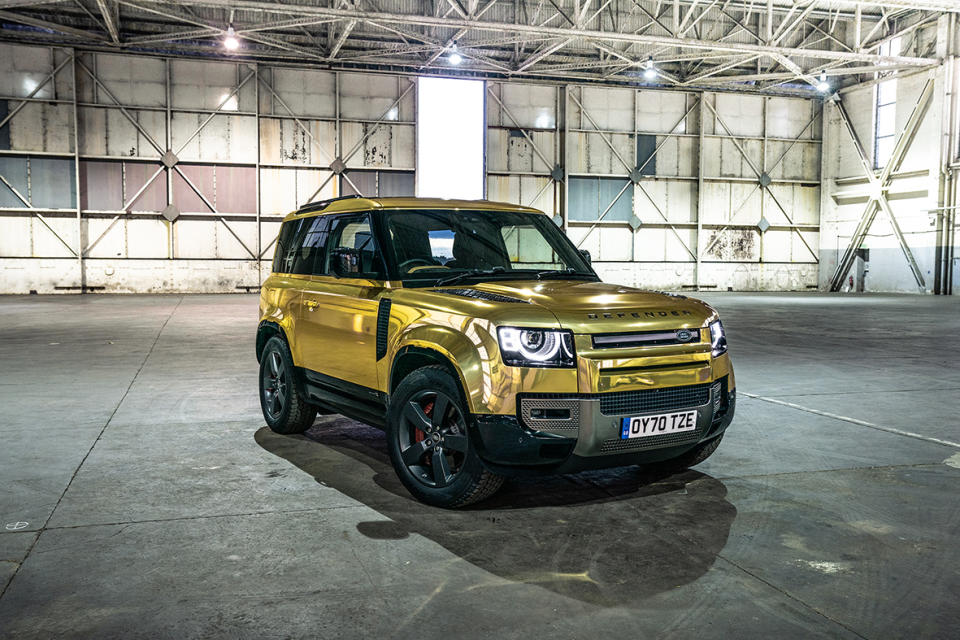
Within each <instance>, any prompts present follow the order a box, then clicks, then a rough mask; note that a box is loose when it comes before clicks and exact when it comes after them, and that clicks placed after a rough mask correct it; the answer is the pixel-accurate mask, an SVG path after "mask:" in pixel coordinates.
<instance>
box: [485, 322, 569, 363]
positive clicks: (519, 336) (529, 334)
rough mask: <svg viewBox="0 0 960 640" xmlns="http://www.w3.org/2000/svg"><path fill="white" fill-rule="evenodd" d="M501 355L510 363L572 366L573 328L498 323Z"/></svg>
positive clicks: (504, 360) (505, 361)
mask: <svg viewBox="0 0 960 640" xmlns="http://www.w3.org/2000/svg"><path fill="white" fill-rule="evenodd" d="M497 335H498V337H499V338H500V355H501V357H502V358H503V362H504V364H507V365H510V366H511V367H574V366H576V360H575V358H574V355H573V332H571V331H560V330H556V329H518V328H515V327H500V328H499V329H497Z"/></svg>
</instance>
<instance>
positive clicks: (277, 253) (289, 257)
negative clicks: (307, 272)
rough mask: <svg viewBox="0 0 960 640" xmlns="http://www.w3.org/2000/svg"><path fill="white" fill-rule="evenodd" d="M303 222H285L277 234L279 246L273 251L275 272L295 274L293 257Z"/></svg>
mask: <svg viewBox="0 0 960 640" xmlns="http://www.w3.org/2000/svg"><path fill="white" fill-rule="evenodd" d="M301 222H303V220H290V221H288V222H284V223H283V225H281V227H280V233H279V234H277V246H276V247H275V248H274V251H273V272H274V273H293V257H294V253H295V251H294V249H295V247H296V235H297V231H298V230H299V229H300V223H301Z"/></svg>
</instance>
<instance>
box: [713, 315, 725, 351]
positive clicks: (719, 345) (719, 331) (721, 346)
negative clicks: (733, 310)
mask: <svg viewBox="0 0 960 640" xmlns="http://www.w3.org/2000/svg"><path fill="white" fill-rule="evenodd" d="M710 346H711V352H712V355H713V357H714V358H716V357H717V356H720V355H723V354H725V353H726V352H727V334H726V333H724V331H723V323H722V322H720V321H719V320H717V321H716V322H711V323H710Z"/></svg>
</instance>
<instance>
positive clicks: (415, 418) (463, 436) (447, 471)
mask: <svg viewBox="0 0 960 640" xmlns="http://www.w3.org/2000/svg"><path fill="white" fill-rule="evenodd" d="M466 426H467V425H466V422H465V421H464V419H463V414H462V413H461V412H460V409H459V408H458V407H457V405H456V403H455V402H454V401H453V400H452V399H451V398H450V397H449V396H447V395H446V394H445V393H443V392H440V391H421V392H419V393H417V394H415V395H414V396H413V397H412V398H410V400H408V401H407V403H406V405H404V407H403V412H402V413H401V416H400V429H399V436H400V457H401V459H402V460H403V464H404V465H406V467H407V469H408V470H409V471H410V474H411V475H412V476H413V477H414V478H416V479H417V480H418V481H419V482H420V483H421V484H424V485H426V486H428V487H433V488H442V487H445V486H447V485H449V484H450V483H452V482H453V481H454V480H455V479H456V477H457V474H458V473H459V472H460V469H461V468H462V467H463V462H464V459H465V458H466V453H467V446H468V441H467V429H466Z"/></svg>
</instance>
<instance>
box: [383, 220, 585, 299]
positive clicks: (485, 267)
mask: <svg viewBox="0 0 960 640" xmlns="http://www.w3.org/2000/svg"><path fill="white" fill-rule="evenodd" d="M386 229H387V234H388V235H389V236H390V242H389V243H388V245H389V246H390V247H391V248H392V251H393V257H394V260H395V264H396V265H397V269H398V271H399V275H400V277H401V278H402V279H403V280H404V282H407V281H408V280H409V281H413V282H411V284H423V285H430V284H446V283H447V282H454V281H458V280H470V279H508V278H514V279H516V278H517V277H522V278H531V277H533V278H541V279H542V278H551V277H552V278H559V277H565V278H567V277H568V278H573V279H576V278H590V279H592V280H595V279H597V278H596V274H594V272H593V270H592V269H591V268H590V265H589V264H588V263H587V261H586V260H585V259H584V257H583V256H582V255H580V253H579V252H578V251H577V249H576V248H575V247H574V246H573V244H571V242H570V240H569V239H568V238H567V237H566V236H565V235H564V234H563V232H562V231H561V230H560V229H559V228H557V226H556V225H555V224H554V223H553V222H552V221H551V220H550V219H549V218H547V216H545V215H543V214H538V213H526V212H522V211H470V210H459V211H449V210H424V211H394V212H388V213H387V215H386Z"/></svg>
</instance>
